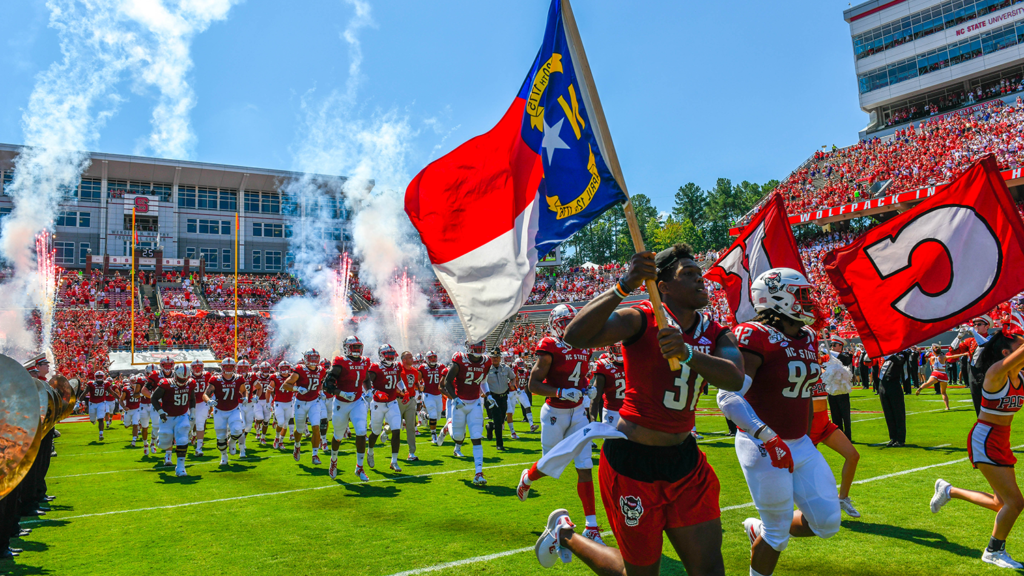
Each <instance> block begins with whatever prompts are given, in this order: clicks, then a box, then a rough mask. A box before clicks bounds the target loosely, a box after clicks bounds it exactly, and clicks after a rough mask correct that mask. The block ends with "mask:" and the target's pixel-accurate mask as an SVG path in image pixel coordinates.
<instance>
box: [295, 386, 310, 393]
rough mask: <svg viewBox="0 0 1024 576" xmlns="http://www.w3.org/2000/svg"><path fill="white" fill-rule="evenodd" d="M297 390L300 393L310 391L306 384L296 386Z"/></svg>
mask: <svg viewBox="0 0 1024 576" xmlns="http://www.w3.org/2000/svg"><path fill="white" fill-rule="evenodd" d="M295 390H296V391H297V392H298V393H299V394H306V393H307V392H309V388H306V387H305V386H299V387H298V388H296V389H295Z"/></svg>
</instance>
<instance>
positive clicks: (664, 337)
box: [536, 244, 743, 576]
mask: <svg viewBox="0 0 1024 576" xmlns="http://www.w3.org/2000/svg"><path fill="white" fill-rule="evenodd" d="M645 279H655V280H656V281H657V286H658V292H659V294H660V295H661V298H662V301H663V305H664V307H665V311H666V316H667V318H668V324H669V325H668V326H664V327H662V328H660V329H659V328H658V326H657V324H656V322H655V315H654V309H653V307H652V306H651V303H650V302H649V301H645V302H642V303H639V304H636V305H633V306H629V307H621V308H618V306H619V304H620V303H621V302H622V300H623V298H624V297H625V295H626V294H629V293H630V292H632V291H633V290H635V289H637V288H639V287H640V286H641V284H642V283H643V281H644V280H645ZM707 304H708V293H707V290H706V289H705V288H704V279H703V277H702V276H701V269H700V266H699V265H698V264H697V262H696V261H694V259H693V255H692V251H691V250H690V247H689V246H687V245H685V244H676V245H675V246H673V247H671V248H668V249H666V250H663V251H661V252H659V253H658V254H657V255H655V254H654V253H653V252H643V253H640V254H636V255H634V256H633V258H632V261H631V263H630V266H629V270H628V272H627V273H626V275H625V276H624V277H623V278H622V279H621V280H619V282H618V284H617V285H616V286H615V288H614V289H612V290H609V291H607V292H605V293H603V294H601V295H599V296H598V297H597V298H595V299H594V300H592V301H591V302H590V303H589V304H587V305H586V306H585V307H584V308H583V309H582V310H581V311H580V313H579V314H578V315H577V316H576V318H575V319H574V320H573V321H572V322H570V324H569V326H568V327H567V328H566V331H565V337H564V338H565V341H566V343H567V344H569V345H571V346H573V347H579V348H597V347H603V346H609V345H611V344H613V343H615V342H622V343H623V347H622V348H623V365H624V369H625V373H626V393H625V398H624V399H623V404H622V408H621V409H620V410H619V416H620V420H619V423H618V426H617V429H618V431H619V432H621V433H623V434H625V435H626V438H625V439H608V440H606V441H605V442H604V446H603V447H602V449H601V466H600V468H599V469H598V473H599V479H600V483H601V499H602V501H603V502H604V507H605V511H606V512H607V514H608V521H609V522H610V523H611V527H612V532H614V534H615V539H616V540H617V541H618V543H619V546H620V549H618V550H617V549H615V548H611V547H607V546H601V545H598V544H597V543H595V542H592V541H591V540H589V539H587V538H579V537H577V536H576V535H574V533H573V524H572V522H571V521H570V520H569V516H568V513H567V512H566V511H565V510H556V511H555V512H553V513H552V514H551V516H550V517H549V522H548V529H547V530H546V531H545V532H544V534H543V535H542V536H541V538H540V540H538V543H537V548H536V551H537V556H538V559H539V560H541V564H542V565H544V566H550V565H551V564H553V563H554V562H555V560H556V558H557V557H558V556H559V555H562V560H563V562H565V561H568V560H570V559H571V558H572V554H575V555H576V556H579V557H580V558H581V559H582V560H583V561H584V562H585V563H586V564H587V565H588V566H590V567H591V569H593V570H594V571H595V572H598V573H600V574H612V573H614V574H623V573H625V574H629V575H631V576H636V575H638V574H640V575H647V574H658V572H659V568H660V563H661V549H662V541H663V538H662V533H663V532H664V533H665V535H667V536H668V540H669V542H671V543H672V546H673V547H674V548H675V550H676V552H677V553H678V554H679V558H680V559H681V560H682V563H683V566H684V567H685V568H686V572H687V574H694V575H696V574H702V575H703V574H724V573H725V568H724V566H723V562H722V528H721V520H720V517H721V510H720V508H719V505H718V496H719V492H720V486H719V483H718V478H717V476H716V475H715V471H714V469H713V468H712V467H711V465H710V464H708V462H707V459H706V458H705V456H704V453H703V452H701V451H700V449H699V448H698V447H697V442H696V440H695V439H694V438H693V436H691V434H690V430H691V429H692V428H693V422H694V415H695V408H696V405H697V399H698V395H699V392H700V389H701V385H702V381H703V380H705V379H706V380H707V381H709V382H710V383H711V384H713V385H715V386H718V387H719V388H720V389H727V390H739V389H740V387H741V386H742V385H743V369H742V366H743V360H742V357H741V356H740V353H739V350H737V348H736V340H735V338H734V337H733V335H732V334H731V333H730V332H729V331H728V330H727V329H725V328H723V327H722V326H721V325H719V324H718V323H717V322H715V321H714V320H713V319H712V318H711V316H710V314H708V313H704V312H700V311H699V310H700V309H701V308H704V307H705V306H707ZM667 358H677V359H678V360H679V361H680V364H681V366H680V369H679V370H675V371H673V370H671V368H670V367H669V364H668V362H667V361H666V359H667ZM592 426H603V425H602V424H593V425H592Z"/></svg>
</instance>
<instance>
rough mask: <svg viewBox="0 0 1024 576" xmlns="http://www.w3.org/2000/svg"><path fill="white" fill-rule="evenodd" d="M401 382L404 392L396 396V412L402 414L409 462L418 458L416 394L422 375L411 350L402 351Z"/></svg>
mask: <svg viewBox="0 0 1024 576" xmlns="http://www.w3.org/2000/svg"><path fill="white" fill-rule="evenodd" d="M401 360H402V383H403V384H405V392H403V393H402V394H401V395H399V397H398V412H399V414H401V416H402V426H403V427H404V428H405V444H406V446H408V448H409V457H408V458H406V460H407V461H409V462H415V461H417V460H419V457H418V456H416V396H417V395H419V392H420V389H421V388H423V375H422V374H420V371H419V370H417V369H416V367H415V366H413V356H412V352H409V351H408V350H406V351H404V352H402V355H401Z"/></svg>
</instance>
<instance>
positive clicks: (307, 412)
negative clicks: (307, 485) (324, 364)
mask: <svg viewBox="0 0 1024 576" xmlns="http://www.w3.org/2000/svg"><path fill="white" fill-rule="evenodd" d="M323 376H324V372H323V370H321V369H320V353H319V352H317V351H316V349H314V348H310V349H309V350H307V351H306V352H305V353H303V354H302V364H299V365H298V366H296V367H295V369H294V370H292V375H291V376H289V377H288V379H287V380H285V381H284V385H283V386H282V387H283V388H284V389H286V390H293V391H295V392H296V393H297V395H296V396H295V416H294V418H295V435H294V438H295V449H294V450H293V451H292V457H293V458H295V461H296V462H298V461H299V459H300V455H301V451H300V448H299V446H300V444H299V442H300V441H301V440H302V436H303V435H305V434H306V432H308V431H309V428H308V427H307V425H306V424H307V422H308V423H309V424H312V426H313V441H312V445H313V460H312V462H313V464H320V456H319V455H318V454H317V452H318V451H319V450H320V443H321V442H320V440H321V439H320V380H321V379H322V378H323Z"/></svg>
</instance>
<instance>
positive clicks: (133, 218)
mask: <svg viewBox="0 0 1024 576" xmlns="http://www.w3.org/2000/svg"><path fill="white" fill-rule="evenodd" d="M128 241H129V242H131V243H132V249H131V258H132V261H131V273H130V274H129V275H130V276H131V285H132V287H131V300H132V333H131V336H129V339H130V340H131V341H132V364H135V206H132V233H131V234H129V235H128Z"/></svg>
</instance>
